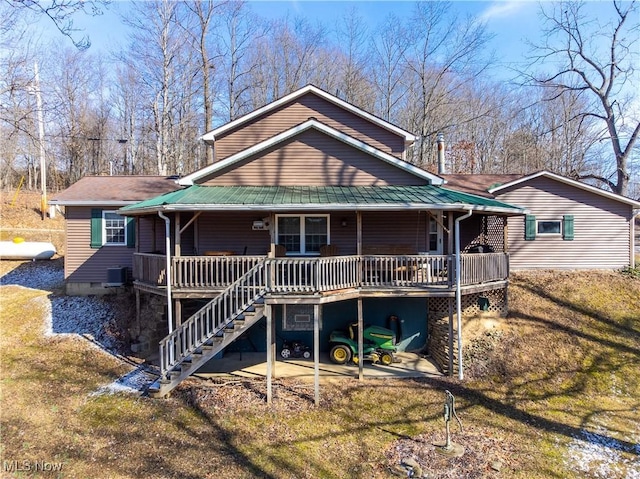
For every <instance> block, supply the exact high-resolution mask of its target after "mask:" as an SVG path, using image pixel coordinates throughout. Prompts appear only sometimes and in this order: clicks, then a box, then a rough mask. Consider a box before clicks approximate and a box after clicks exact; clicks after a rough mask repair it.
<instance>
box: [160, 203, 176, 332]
mask: <svg viewBox="0 0 640 479" xmlns="http://www.w3.org/2000/svg"><path fill="white" fill-rule="evenodd" d="M158 216H159V217H160V218H162V219H163V220H164V225H165V232H164V239H165V249H166V258H167V266H166V276H167V322H168V323H169V334H171V333H172V332H173V303H172V301H171V222H170V220H169V218H168V217H167V216H165V215H164V214H163V213H162V211H158Z"/></svg>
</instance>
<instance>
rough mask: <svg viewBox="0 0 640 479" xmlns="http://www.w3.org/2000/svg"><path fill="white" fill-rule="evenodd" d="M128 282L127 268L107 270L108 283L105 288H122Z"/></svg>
mask: <svg viewBox="0 0 640 479" xmlns="http://www.w3.org/2000/svg"><path fill="white" fill-rule="evenodd" d="M126 282H127V268H125V267H121V266H118V267H114V268H107V282H106V283H104V286H122V285H124V284H125V283H126Z"/></svg>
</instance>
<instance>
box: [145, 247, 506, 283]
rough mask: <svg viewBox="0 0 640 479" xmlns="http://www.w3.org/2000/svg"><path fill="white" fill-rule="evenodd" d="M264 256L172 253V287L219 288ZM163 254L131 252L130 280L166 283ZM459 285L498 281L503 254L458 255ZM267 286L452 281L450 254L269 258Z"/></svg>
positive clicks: (503, 275) (502, 272)
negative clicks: (131, 277)
mask: <svg viewBox="0 0 640 479" xmlns="http://www.w3.org/2000/svg"><path fill="white" fill-rule="evenodd" d="M264 259H265V257H264V256H182V257H174V258H172V262H171V266H172V273H171V277H172V286H173V288H176V289H193V290H206V289H224V288H226V287H228V286H229V285H230V284H232V283H233V282H234V281H235V279H237V278H239V277H241V276H242V275H243V274H244V273H245V272H247V271H249V270H250V269H252V268H253V267H254V266H255V265H256V264H258V263H259V262H260V261H262V260H264ZM165 261H166V260H165V257H164V256H163V255H154V254H145V253H136V254H135V255H134V262H133V265H134V268H133V276H134V279H135V280H137V281H139V282H141V283H145V284H149V285H153V286H165V285H166V271H165ZM460 265H461V268H460V278H461V284H462V285H463V286H468V285H474V284H481V283H486V282H490V281H501V280H504V279H507V277H508V275H509V261H508V255H506V254H504V253H478V254H463V255H462V256H461V258H460ZM265 278H266V281H267V284H266V289H267V290H268V291H271V292H276V293H290V292H293V293H295V292H298V293H313V292H323V291H333V290H339V289H346V288H356V287H365V288H367V287H390V288H411V287H430V286H431V287H445V288H453V287H454V286H455V256H453V255H401V256H398V255H369V256H356V255H353V256H332V257H322V258H317V257H316V258H295V257H284V258H268V259H267V260H266V262H265Z"/></svg>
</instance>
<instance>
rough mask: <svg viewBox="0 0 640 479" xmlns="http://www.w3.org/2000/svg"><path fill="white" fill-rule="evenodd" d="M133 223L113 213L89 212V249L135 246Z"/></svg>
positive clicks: (95, 210)
mask: <svg viewBox="0 0 640 479" xmlns="http://www.w3.org/2000/svg"><path fill="white" fill-rule="evenodd" d="M135 242H136V238H135V221H134V219H133V218H127V217H124V216H121V215H119V214H118V213H117V212H115V211H109V210H102V209H100V208H95V209H92V210H91V248H93V249H98V248H102V247H103V246H127V247H128V248H133V247H134V246H135Z"/></svg>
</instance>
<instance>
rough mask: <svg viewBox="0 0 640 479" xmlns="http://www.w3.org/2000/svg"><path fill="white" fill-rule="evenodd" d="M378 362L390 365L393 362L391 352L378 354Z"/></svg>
mask: <svg viewBox="0 0 640 479" xmlns="http://www.w3.org/2000/svg"><path fill="white" fill-rule="evenodd" d="M380 364H383V365H385V366H390V365H391V364H393V354H391V353H386V352H385V353H382V354H380Z"/></svg>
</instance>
